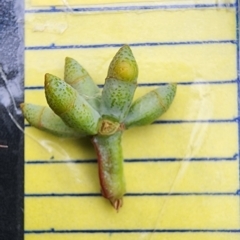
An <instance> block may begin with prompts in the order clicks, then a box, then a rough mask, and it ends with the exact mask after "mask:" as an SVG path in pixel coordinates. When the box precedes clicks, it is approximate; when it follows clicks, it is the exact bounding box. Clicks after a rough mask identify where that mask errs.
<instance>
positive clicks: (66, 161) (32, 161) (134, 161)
mask: <svg viewBox="0 0 240 240" xmlns="http://www.w3.org/2000/svg"><path fill="white" fill-rule="evenodd" d="M237 159H238V154H235V155H234V156H233V157H201V158H135V159H134V158H131V159H125V160H124V162H126V163H137V162H140V163H144V162H145V163H148V162H179V161H192V162H197V161H216V162H217V161H236V160H237ZM66 163H73V164H89V163H97V160H96V159H89V160H28V161H25V164H66Z"/></svg>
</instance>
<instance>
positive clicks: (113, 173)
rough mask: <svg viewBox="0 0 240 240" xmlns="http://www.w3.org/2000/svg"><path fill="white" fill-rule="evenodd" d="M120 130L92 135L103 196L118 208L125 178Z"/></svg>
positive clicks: (120, 203)
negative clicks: (106, 134) (108, 134)
mask: <svg viewBox="0 0 240 240" xmlns="http://www.w3.org/2000/svg"><path fill="white" fill-rule="evenodd" d="M121 136H122V132H121V131H118V132H116V133H114V134H113V135H110V136H101V135H98V136H94V137H93V138H92V142H93V145H94V147H95V150H96V152H97V158H98V172H99V180H100V185H101V192H102V195H103V197H105V198H107V199H108V200H109V201H110V202H111V204H112V205H113V207H114V208H115V209H116V210H118V209H119V208H120V207H121V206H122V204H123V195H124V194H125V192H126V190H125V180H124V173H123V154H122V146H121Z"/></svg>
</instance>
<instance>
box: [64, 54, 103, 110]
mask: <svg viewBox="0 0 240 240" xmlns="http://www.w3.org/2000/svg"><path fill="white" fill-rule="evenodd" d="M64 80H65V81H66V82H67V83H68V84H70V85H71V86H72V87H73V88H74V89H76V90H77V92H78V93H79V94H80V95H81V96H82V97H83V98H85V99H86V100H87V102H88V103H89V104H90V105H91V106H92V107H94V108H95V109H98V108H99V105H100V99H101V97H100V89H99V88H98V86H97V85H96V84H95V83H94V81H93V80H92V78H91V76H90V75H89V73H88V72H87V71H86V70H85V69H84V68H83V67H82V66H81V65H80V64H79V63H78V62H77V61H76V60H74V59H73V58H70V57H66V59H65V70H64Z"/></svg>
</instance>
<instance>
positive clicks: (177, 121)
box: [25, 117, 239, 128]
mask: <svg viewBox="0 0 240 240" xmlns="http://www.w3.org/2000/svg"><path fill="white" fill-rule="evenodd" d="M238 122H239V118H238V117H237V118H233V119H197V120H157V121H154V122H153V123H152V124H187V123H189V124H191V123H238ZM25 127H26V128H28V127H32V126H31V125H30V124H28V123H27V124H25Z"/></svg>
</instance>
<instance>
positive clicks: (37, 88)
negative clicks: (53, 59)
mask: <svg viewBox="0 0 240 240" xmlns="http://www.w3.org/2000/svg"><path fill="white" fill-rule="evenodd" d="M232 83H239V81H238V80H237V79H236V80H225V81H205V82H203V81H199V82H196V81H195V82H178V83H177V85H195V84H197V85H201V84H203V85H205V84H212V85H215V84H216V85H218V84H232ZM166 84H169V83H167V82H160V83H139V84H138V87H154V86H156V87H158V86H164V85H166ZM98 86H99V87H100V88H103V86H104V85H103V84H99V85H98ZM24 89H25V90H43V89H44V86H25V88H24Z"/></svg>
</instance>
